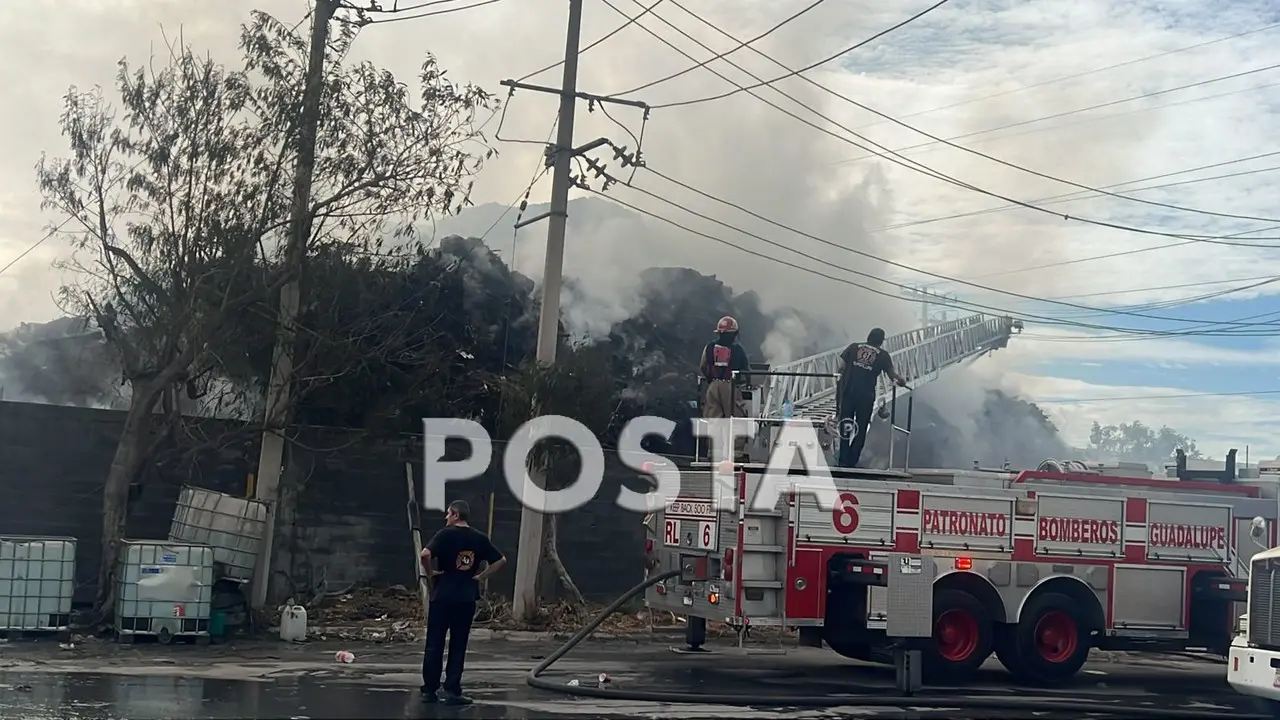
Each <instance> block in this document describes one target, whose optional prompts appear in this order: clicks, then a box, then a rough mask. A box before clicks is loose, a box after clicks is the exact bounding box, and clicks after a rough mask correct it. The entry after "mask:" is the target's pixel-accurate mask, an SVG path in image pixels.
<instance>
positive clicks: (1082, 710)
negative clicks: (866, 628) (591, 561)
mask: <svg viewBox="0 0 1280 720" xmlns="http://www.w3.org/2000/svg"><path fill="white" fill-rule="evenodd" d="M678 575H680V571H679V570H672V571H670V572H666V573H662V574H661V575H657V576H654V577H651V578H647V579H646V580H645V581H644V582H642V583H640V584H639V585H636V586H635V587H633V588H631V589H630V590H628V591H627V592H626V593H625V594H623V595H622V596H621V597H619V598H618V599H616V600H614V601H613V603H611V604H610V605H609V606H608V607H606V608H605V609H604V610H602V611H601V612H600V614H599V615H597V616H596V618H595V619H594V620H592V621H591V622H590V623H588V624H587V625H586V626H585V627H583V628H582V629H581V630H579V631H578V632H577V633H575V634H574V635H573V637H571V638H569V639H568V640H567V641H565V643H564V644H563V645H561V646H560V647H558V648H556V649H555V650H554V651H553V652H552V653H551V654H550V655H548V656H547V657H546V658H545V659H544V660H542V662H540V663H538V664H537V665H536V666H534V668H533V669H532V670H530V671H529V674H528V675H527V676H526V677H525V682H526V683H527V684H528V685H529V686H530V687H534V688H537V689H539V690H547V691H549V692H558V693H564V694H566V695H573V696H576V697H585V698H594V699H598V700H624V701H628V702H652V703H684V704H697V705H727V706H731V707H775V708H836V707H859V708H886V709H890V708H899V709H906V708H911V709H916V710H959V711H968V710H1002V711H1022V712H1027V713H1043V712H1053V713H1069V714H1071V715H1072V716H1073V717H1080V716H1082V715H1084V714H1086V713H1096V714H1101V715H1108V716H1124V717H1129V718H1139V717H1150V718H1166V719H1169V720H1173V719H1178V718H1181V719H1183V720H1210V719H1217V718H1221V717H1222V716H1223V713H1224V712H1225V713H1230V714H1231V716H1232V719H1233V720H1267V717H1268V716H1265V715H1251V714H1235V713H1234V712H1233V711H1231V710H1221V709H1218V710H1209V709H1205V710H1177V709H1160V708H1153V707H1147V706H1142V705H1116V704H1111V703H1101V702H1096V701H1091V700H1084V699H1081V700H1065V699H1062V698H1057V697H1034V696H1030V697H1029V696H1021V697H997V696H992V697H982V696H962V697H942V696H930V695H927V694H924V695H922V694H916V695H911V696H896V697H885V690H886V688H884V687H880V686H867V687H863V688H858V687H856V686H851V687H850V688H849V690H850V692H848V693H842V694H840V695H818V696H797V695H744V694H736V693H735V694H733V695H717V694H711V693H694V692H664V691H655V690H614V689H610V688H604V687H591V686H589V685H565V684H563V683H558V682H555V681H552V680H548V679H546V678H543V677H542V674H543V673H545V672H546V671H547V670H548V669H550V668H551V666H552V665H555V664H556V663H557V662H559V661H560V660H561V659H562V658H563V657H564V656H565V655H567V654H569V652H570V651H572V650H573V649H574V648H575V647H577V646H578V645H579V644H581V643H582V641H584V640H586V639H587V637H588V636H590V635H591V633H593V632H595V630H596V628H598V627H600V625H601V624H602V623H603V622H604V621H605V620H606V619H607V618H608V617H609V616H610V615H613V614H614V613H616V612H618V610H620V609H621V608H622V606H623V605H625V604H626V603H627V602H629V601H630V600H632V599H633V598H635V597H638V596H639V595H640V594H641V593H643V592H644V591H645V590H647V589H649V588H650V587H652V586H653V585H657V584H658V583H660V582H664V581H666V580H668V579H670V578H673V577H676V576H678ZM858 690H862V691H863V692H866V693H867V694H866V695H865V696H863V695H859V694H858Z"/></svg>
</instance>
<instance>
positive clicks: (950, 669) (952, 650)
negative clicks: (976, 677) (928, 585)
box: [925, 590, 994, 680]
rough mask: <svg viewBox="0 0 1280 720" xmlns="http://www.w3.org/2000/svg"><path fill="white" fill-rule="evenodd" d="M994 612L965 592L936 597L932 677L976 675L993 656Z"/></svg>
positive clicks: (929, 659) (930, 663)
mask: <svg viewBox="0 0 1280 720" xmlns="http://www.w3.org/2000/svg"><path fill="white" fill-rule="evenodd" d="M993 642H994V637H993V629H992V620H991V613H990V612H988V611H987V608H986V606H985V605H983V604H982V603H981V602H980V601H979V600H978V599H977V598H975V597H974V596H972V595H970V594H969V593H967V592H965V591H963V590H943V591H941V592H939V593H937V594H935V595H934V596H933V647H932V650H931V651H930V652H929V653H928V654H927V655H926V656H925V670H926V672H927V673H928V674H929V675H930V677H932V678H936V679H947V680H957V679H962V678H964V677H967V676H969V675H972V674H973V673H974V672H975V671H977V669H978V668H979V667H981V666H982V663H983V662H985V661H986V659H987V657H988V656H989V655H991V649H992V645H993Z"/></svg>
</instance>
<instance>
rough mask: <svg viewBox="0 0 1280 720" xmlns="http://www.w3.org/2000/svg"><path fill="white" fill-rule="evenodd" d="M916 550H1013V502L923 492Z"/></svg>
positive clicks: (991, 498)
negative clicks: (918, 544) (918, 547)
mask: <svg viewBox="0 0 1280 720" xmlns="http://www.w3.org/2000/svg"><path fill="white" fill-rule="evenodd" d="M920 548H921V549H922V550H923V549H931V548H954V549H964V550H990V551H996V552H1011V551H1012V550H1013V499H1012V498H998V497H974V496H971V495H970V496H960V495H946V494H930V493H924V494H922V495H921V496H920Z"/></svg>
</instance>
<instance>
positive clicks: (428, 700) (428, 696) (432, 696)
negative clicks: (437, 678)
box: [419, 689, 440, 705]
mask: <svg viewBox="0 0 1280 720" xmlns="http://www.w3.org/2000/svg"><path fill="white" fill-rule="evenodd" d="M419 692H421V693H422V703H423V704H424V705H434V704H436V703H438V702H440V691H439V690H434V691H432V692H427V691H426V690H422V689H419Z"/></svg>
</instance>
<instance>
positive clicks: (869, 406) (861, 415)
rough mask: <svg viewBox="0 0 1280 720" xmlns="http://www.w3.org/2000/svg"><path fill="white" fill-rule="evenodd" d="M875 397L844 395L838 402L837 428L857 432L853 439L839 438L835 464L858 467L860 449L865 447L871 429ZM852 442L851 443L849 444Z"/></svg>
mask: <svg viewBox="0 0 1280 720" xmlns="http://www.w3.org/2000/svg"><path fill="white" fill-rule="evenodd" d="M875 407H876V396H875V395H870V394H865V393H853V394H848V395H845V396H844V398H843V399H842V400H841V402H840V422H839V423H838V424H837V427H839V428H841V429H842V430H843V429H845V428H849V427H850V421H852V427H853V429H854V430H855V431H856V432H857V435H855V436H854V437H853V438H847V437H841V438H840V452H839V453H838V454H837V456H836V464H837V465H839V466H840V467H844V468H854V467H858V461H859V460H860V459H862V449H863V448H864V447H866V445H867V431H868V430H870V429H871V416H872V415H873V414H874V413H875ZM850 440H852V442H850Z"/></svg>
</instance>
